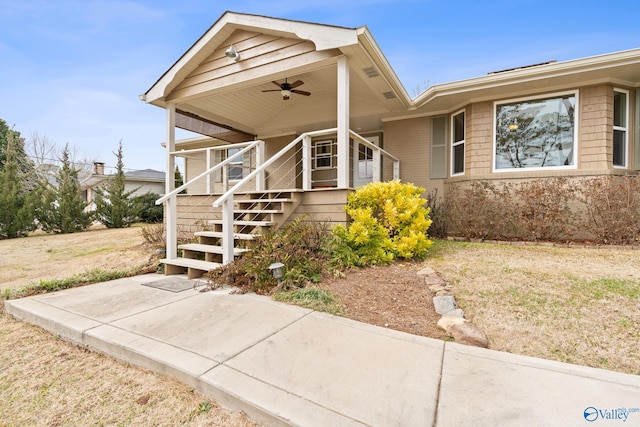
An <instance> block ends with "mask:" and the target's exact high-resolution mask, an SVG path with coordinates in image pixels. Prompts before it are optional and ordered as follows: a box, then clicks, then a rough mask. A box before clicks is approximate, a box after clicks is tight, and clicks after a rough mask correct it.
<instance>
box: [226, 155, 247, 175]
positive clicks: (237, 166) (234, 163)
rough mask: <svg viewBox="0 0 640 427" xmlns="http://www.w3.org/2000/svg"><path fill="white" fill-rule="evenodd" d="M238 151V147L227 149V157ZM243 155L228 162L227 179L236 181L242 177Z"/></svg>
mask: <svg viewBox="0 0 640 427" xmlns="http://www.w3.org/2000/svg"><path fill="white" fill-rule="evenodd" d="M238 151H240V148H229V149H227V159H228V158H229V157H231V156H233V155H234V154H236V153H237V152H238ZM243 157H244V156H238V157H236V158H235V159H233V160H231V162H229V180H231V181H238V180H241V179H242V178H243V177H244V159H243Z"/></svg>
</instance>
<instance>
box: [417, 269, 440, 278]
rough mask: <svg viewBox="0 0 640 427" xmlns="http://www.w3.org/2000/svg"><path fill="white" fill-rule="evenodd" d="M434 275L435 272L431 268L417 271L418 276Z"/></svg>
mask: <svg viewBox="0 0 640 427" xmlns="http://www.w3.org/2000/svg"><path fill="white" fill-rule="evenodd" d="M435 273H436V271H435V270H434V269H433V268H429V267H425V268H423V269H422V270H420V271H418V276H429V275H431V274H435Z"/></svg>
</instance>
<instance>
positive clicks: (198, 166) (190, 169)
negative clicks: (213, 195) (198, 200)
mask: <svg viewBox="0 0 640 427" xmlns="http://www.w3.org/2000/svg"><path fill="white" fill-rule="evenodd" d="M184 164H185V166H184V169H185V172H184V182H185V183H187V182H189V181H190V180H192V179H193V178H195V177H196V176H198V175H200V174H201V173H202V172H204V171H205V170H206V168H207V162H206V156H205V152H200V153H193V154H190V155H189V156H188V157H187V158H186V159H185V162H184ZM206 192H207V181H206V178H203V179H200V180H199V181H196V182H194V183H193V184H191V185H190V186H189V188H188V189H187V193H188V194H205V193H206Z"/></svg>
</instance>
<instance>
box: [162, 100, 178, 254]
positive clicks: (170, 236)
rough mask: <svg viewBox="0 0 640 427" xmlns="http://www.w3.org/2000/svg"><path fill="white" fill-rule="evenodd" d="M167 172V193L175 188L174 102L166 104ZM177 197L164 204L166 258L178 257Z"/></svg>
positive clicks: (172, 197)
mask: <svg viewBox="0 0 640 427" xmlns="http://www.w3.org/2000/svg"><path fill="white" fill-rule="evenodd" d="M166 131H167V142H166V147H167V172H166V174H165V188H166V190H165V191H166V192H167V193H169V192H171V191H172V190H173V189H175V179H174V171H175V168H176V161H175V156H174V154H173V153H174V152H175V151H176V104H174V103H171V102H170V103H169V104H167V129H166ZM176 204H177V197H176V196H175V195H173V196H171V197H170V198H169V199H167V204H166V210H165V215H166V221H167V222H166V227H167V229H166V232H167V248H166V250H167V253H166V256H167V258H168V259H175V258H177V257H178V209H177V207H176Z"/></svg>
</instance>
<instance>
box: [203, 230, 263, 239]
mask: <svg viewBox="0 0 640 427" xmlns="http://www.w3.org/2000/svg"><path fill="white" fill-rule="evenodd" d="M194 234H195V235H196V236H202V237H216V238H218V239H222V235H223V233H222V231H196V232H195V233H194ZM256 237H260V235H259V234H249V233H233V238H234V239H238V240H253V239H255V238H256Z"/></svg>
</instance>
